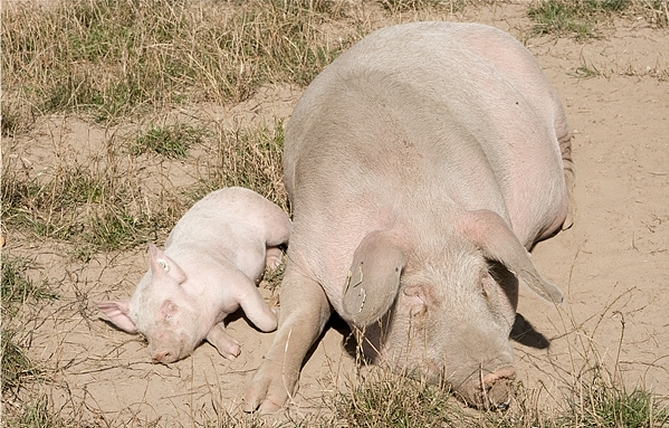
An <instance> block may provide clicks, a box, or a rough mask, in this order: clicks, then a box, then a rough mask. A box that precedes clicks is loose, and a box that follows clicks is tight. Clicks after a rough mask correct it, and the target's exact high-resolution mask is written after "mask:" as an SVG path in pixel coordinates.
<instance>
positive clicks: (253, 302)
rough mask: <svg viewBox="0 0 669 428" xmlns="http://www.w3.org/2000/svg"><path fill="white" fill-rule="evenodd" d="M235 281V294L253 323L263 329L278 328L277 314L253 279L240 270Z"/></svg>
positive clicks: (272, 329)
mask: <svg viewBox="0 0 669 428" xmlns="http://www.w3.org/2000/svg"><path fill="white" fill-rule="evenodd" d="M229 278H230V277H229ZM230 279H232V278H230ZM234 283H235V287H236V293H235V296H236V299H237V302H238V303H239V306H241V307H242V310H243V311H244V314H245V315H246V317H247V318H248V319H249V320H250V321H251V322H252V323H253V325H255V326H256V327H258V328H259V329H260V330H262V331H274V330H276V326H277V324H278V320H277V319H276V314H275V313H274V312H273V311H272V310H271V309H270V307H269V305H268V304H267V302H265V300H264V299H263V298H262V296H261V295H260V292H259V291H258V287H256V285H255V284H254V283H253V281H251V279H249V278H248V277H247V276H245V275H244V274H243V273H241V272H238V274H237V275H236V276H235V278H234Z"/></svg>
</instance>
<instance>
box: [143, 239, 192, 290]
mask: <svg viewBox="0 0 669 428" xmlns="http://www.w3.org/2000/svg"><path fill="white" fill-rule="evenodd" d="M149 254H150V256H151V262H150V267H151V275H153V277H154V278H156V279H160V278H165V277H168V278H171V279H173V280H174V281H176V282H177V283H179V284H181V283H183V282H185V281H186V274H185V273H184V272H183V271H182V270H181V268H180V267H179V265H177V264H176V262H175V261H174V260H172V259H170V258H169V257H168V256H167V255H166V254H165V253H164V252H163V251H162V250H161V249H159V248H158V247H156V246H155V245H153V244H149Z"/></svg>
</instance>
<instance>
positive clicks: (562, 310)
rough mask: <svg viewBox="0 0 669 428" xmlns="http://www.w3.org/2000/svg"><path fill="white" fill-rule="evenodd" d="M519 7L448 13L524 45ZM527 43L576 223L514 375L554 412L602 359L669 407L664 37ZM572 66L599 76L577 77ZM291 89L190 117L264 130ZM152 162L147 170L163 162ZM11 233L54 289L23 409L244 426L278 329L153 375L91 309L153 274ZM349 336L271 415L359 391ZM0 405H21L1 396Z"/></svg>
mask: <svg viewBox="0 0 669 428" xmlns="http://www.w3.org/2000/svg"><path fill="white" fill-rule="evenodd" d="M524 10H525V6H523V5H512V4H504V5H493V6H482V7H480V8H468V9H467V10H466V11H465V12H464V13H463V14H460V15H452V16H451V17H450V18H451V19H453V20H461V21H478V22H482V23H486V24H489V25H493V26H495V27H498V28H501V29H503V30H505V31H509V32H510V33H511V34H513V35H514V36H516V37H518V38H519V39H520V40H524V38H525V37H526V35H527V34H528V30H529V28H530V27H531V23H530V22H529V20H528V18H527V17H526V16H525V14H524ZM369 19H372V20H375V22H376V23H377V24H378V25H376V26H377V27H381V26H384V25H387V24H389V22H385V21H384V18H383V17H381V16H376V15H373V14H372V15H370V18H369ZM526 44H527V46H528V48H529V49H530V50H531V51H532V52H533V53H534V54H535V55H536V57H537V59H538V61H539V63H540V64H541V66H542V67H543V69H544V71H545V73H546V75H547V77H548V80H549V81H550V82H552V84H553V85H554V87H555V88H556V90H557V92H558V94H559V95H560V98H561V100H562V102H563V104H564V107H565V109H566V112H567V117H568V119H569V122H570V124H571V126H572V128H573V130H574V132H575V138H574V141H573V152H574V158H575V162H576V166H577V182H576V194H575V199H576V203H577V212H576V216H575V224H574V226H573V227H572V228H571V229H569V230H567V231H564V232H561V233H559V234H558V235H557V236H555V237H553V238H551V239H549V240H546V241H544V242H542V243H540V244H538V245H537V246H536V248H535V249H534V251H533V258H534V261H535V263H536V265H537V267H538V268H539V270H540V271H541V272H542V273H543V274H544V275H545V276H546V277H547V278H549V279H550V280H551V281H553V282H554V283H556V284H558V285H559V286H560V287H561V288H562V289H563V291H565V293H566V296H567V297H566V301H565V303H564V304H563V305H562V306H559V307H556V306H552V305H549V304H547V303H545V302H544V301H542V300H541V299H539V298H537V297H536V296H535V295H533V294H532V293H531V292H528V291H527V290H525V289H521V296H520V303H519V308H518V312H519V314H521V315H522V317H523V318H524V319H525V321H526V322H527V324H528V325H531V327H532V329H531V330H530V331H529V333H528V332H525V333H526V334H525V335H524V336H523V337H522V339H519V340H520V342H523V343H520V342H519V341H514V347H515V355H516V359H517V361H516V368H517V376H518V380H519V381H521V382H522V383H523V385H524V386H525V387H526V388H528V389H529V391H531V394H532V396H533V397H534V399H536V401H537V402H538V403H540V405H541V406H545V407H546V408H547V409H559V407H560V406H563V405H564V399H563V396H564V395H566V389H565V388H570V386H572V385H574V383H575V380H577V379H578V378H579V376H582V375H583V376H584V377H587V376H585V375H586V373H584V371H585V370H587V369H588V368H591V367H592V366H593V362H594V363H597V362H601V363H602V364H603V366H605V367H606V368H607V370H609V372H610V373H611V375H612V376H615V377H616V378H619V379H622V381H623V382H624V384H625V385H627V386H628V387H629V388H633V387H634V386H637V385H639V386H643V387H644V388H646V389H648V390H651V391H652V392H654V393H655V394H657V395H658V396H659V397H660V398H664V399H667V398H669V316H668V308H669V82H668V81H667V75H666V72H667V69H668V68H669V50H667V46H669V32H668V31H667V30H666V29H655V28H651V27H650V26H649V25H648V24H647V23H646V22H645V21H644V20H642V19H639V20H636V21H633V20H618V21H616V22H615V23H614V24H612V25H610V26H609V27H607V28H605V29H604V37H603V38H601V39H590V40H587V41H576V40H573V39H571V38H555V37H549V36H545V37H541V38H532V39H529V40H528V41H527V42H526ZM580 67H587V68H589V69H591V70H594V69H596V70H597V72H598V75H596V76H594V77H590V78H584V77H578V74H579V68H580ZM580 71H582V70H580ZM662 71H664V73H665V74H664V75H663V74H662ZM300 93H301V89H299V88H295V87H287V86H271V87H266V88H263V89H262V90H261V91H259V92H258V93H257V94H256V95H255V96H254V97H253V98H252V99H251V100H249V101H246V102H244V103H242V104H240V105H236V106H215V105H199V106H193V107H192V110H191V111H189V112H188V114H191V115H198V116H199V117H206V118H207V119H206V120H209V121H210V122H211V123H217V124H221V125H222V126H228V125H230V126H232V124H236V123H270V124H271V123H276V122H277V121H278V120H284V119H288V118H289V116H290V112H291V109H292V107H293V106H294V105H295V103H296V102H297V99H298V98H299V96H300ZM175 114H177V113H175ZM122 130H123V127H122V126H120V127H119V131H118V132H122ZM109 132H110V131H109V130H108V129H103V128H101V127H100V126H98V125H95V124H91V123H89V122H87V121H84V120H80V119H77V118H74V117H63V116H50V117H45V118H42V119H40V120H39V121H38V123H37V124H36V125H35V126H34V127H33V129H32V130H30V132H29V133H28V134H27V135H22V136H20V137H17V138H16V139H15V140H9V141H4V142H3V146H4V148H5V149H6V148H7V147H12V150H11V152H10V154H9V155H16V156H20V157H22V158H24V159H25V162H24V163H25V165H26V168H33V169H36V170H40V169H45V168H48V167H49V165H50V164H52V162H53V159H54V156H56V155H59V156H61V157H64V156H67V157H70V158H71V159H72V162H74V161H75V160H76V159H77V157H79V159H80V160H81V159H89V160H90V159H92V158H94V157H95V156H97V155H99V154H100V152H101V148H102V147H104V144H105V141H106V140H105V139H106V138H108V136H109ZM5 155H8V154H7V151H6V150H5ZM203 155H204V154H203ZM146 162H147V164H146V165H144V166H145V167H146V169H147V171H151V170H153V169H155V168H160V167H164V165H162V164H160V165H158V164H151V162H152V161H151V160H149V159H148V158H147V161H146ZM153 162H155V161H153ZM170 165H171V167H170V168H172V170H170V175H169V177H170V178H169V185H174V186H180V185H187V183H189V182H191V181H192V179H193V177H192V175H193V171H192V170H188V169H187V168H186V167H185V166H183V165H181V164H179V162H173V163H171V164H170ZM156 191H159V189H156ZM5 233H6V238H7V244H6V246H5V248H4V249H3V252H6V253H11V254H13V255H17V256H24V257H29V258H31V259H35V260H36V262H37V263H38V266H39V269H38V270H37V271H35V272H33V273H32V274H33V276H34V277H35V278H36V279H37V280H41V279H47V280H48V281H49V283H50V284H51V285H52V286H53V287H54V288H55V289H56V291H57V292H58V293H59V294H60V299H59V300H58V301H56V302H54V303H53V304H50V305H47V306H46V307H43V308H41V309H40V310H39V313H37V312H36V313H33V314H31V315H30V316H29V317H26V319H27V320H29V321H27V324H26V325H25V331H26V332H29V334H27V337H28V338H29V342H30V348H29V356H30V358H31V359H32V360H33V361H34V362H38V363H39V364H40V365H41V366H42V367H44V368H46V369H47V372H46V373H47V375H48V376H47V381H44V382H37V383H34V384H31V386H30V388H28V389H27V390H24V392H23V394H24V397H23V398H25V396H35V397H37V396H41V395H43V394H46V395H47V396H48V397H50V399H51V401H52V403H53V405H54V408H55V409H56V410H58V411H60V412H64V414H69V413H70V412H72V413H73V414H76V415H78V417H79V418H82V419H84V420H87V421H89V422H88V423H91V424H93V423H95V422H96V421H97V422H98V423H100V424H102V425H106V424H110V425H111V426H118V425H124V424H128V425H130V426H133V425H135V424H139V423H147V422H152V421H154V422H156V423H157V425H158V426H170V427H171V426H193V425H196V422H194V421H204V420H210V421H217V420H221V418H223V416H222V415H225V413H226V412H227V413H229V414H230V415H233V417H234V418H239V419H244V418H248V416H246V415H244V414H243V412H241V411H240V405H241V398H242V396H243V393H244V390H245V388H246V385H247V384H248V382H249V381H250V379H251V377H252V375H253V373H254V371H255V370H256V368H257V367H258V366H259V364H260V361H261V359H262V357H263V354H264V353H265V351H266V350H267V349H268V347H269V345H270V343H271V341H272V336H273V334H272V333H261V332H259V331H257V330H255V329H254V328H252V327H251V326H250V325H249V323H248V322H247V320H246V319H245V318H244V317H243V316H237V317H236V318H234V319H232V320H231V322H230V324H229V332H230V334H231V335H233V336H234V337H236V338H237V339H238V340H239V341H240V342H241V343H242V353H241V355H240V356H239V358H237V359H236V360H235V361H227V360H225V359H223V358H222V357H220V356H219V355H218V353H217V352H216V349H215V348H213V347H212V346H210V345H208V344H206V343H205V344H203V345H202V346H200V347H199V348H198V349H196V351H195V353H194V354H193V355H192V357H189V358H187V359H185V360H182V361H179V362H177V363H174V364H170V365H169V366H164V365H155V364H151V362H150V358H149V354H148V351H147V349H146V344H145V343H144V342H143V341H142V340H141V339H140V338H139V337H135V336H131V335H128V334H126V333H124V332H122V331H118V330H115V329H114V328H112V327H111V326H110V325H109V324H107V323H105V322H104V321H103V320H102V319H101V318H100V317H99V315H98V314H97V313H96V311H95V309H94V306H93V305H92V303H91V302H92V301H93V300H99V299H106V298H123V297H126V296H129V295H130V294H131V293H132V292H133V290H134V287H135V284H136V283H137V281H138V280H139V278H140V277H141V275H142V274H143V272H144V271H145V269H146V267H147V263H148V261H147V254H146V251H145V249H144V248H140V249H135V250H132V251H126V252H117V253H107V254H100V255H96V256H94V257H93V259H92V260H91V261H90V262H88V263H82V262H80V261H77V260H76V259H74V258H73V257H71V253H72V248H70V247H69V246H68V244H64V243H58V242H53V241H44V240H39V239H37V238H35V237H32V236H27V235H24V234H21V233H19V232H16V231H12V230H6V231H5ZM263 287H264V286H263ZM263 293H264V294H265V297H267V298H268V300H273V301H275V302H276V295H275V293H276V290H270V289H269V288H268V287H264V288H263ZM35 310H36V311H37V309H35ZM526 327H527V325H526ZM344 334H345V333H343V330H342V329H334V328H331V329H329V330H328V331H327V332H326V333H325V334H324V336H323V338H322V339H321V340H320V342H319V343H318V345H317V347H316V348H315V350H314V352H313V354H312V355H311V356H310V358H309V359H308V361H307V362H306V365H305V367H304V370H303V373H302V377H301V380H300V388H299V391H298V392H297V394H296V395H295V396H294V397H293V398H292V399H291V400H290V403H289V405H288V407H287V410H286V411H285V414H282V415H278V416H277V418H278V419H283V418H289V419H293V420H298V419H300V418H303V417H305V415H312V416H313V415H318V414H319V412H331V411H332V405H331V403H332V400H333V397H335V394H336V391H343V390H344V389H345V388H346V385H347V383H349V382H354V381H355V365H354V362H353V360H352V358H351V357H350V356H349V354H348V353H347V352H345V351H344V349H343V345H342V342H343V339H344V338H345V337H344ZM548 343H549V344H550V346H548V347H546V345H547V344H548ZM4 405H5V406H6V408H7V407H11V406H13V405H15V404H13V402H12V399H9V400H6V401H5V404H4Z"/></svg>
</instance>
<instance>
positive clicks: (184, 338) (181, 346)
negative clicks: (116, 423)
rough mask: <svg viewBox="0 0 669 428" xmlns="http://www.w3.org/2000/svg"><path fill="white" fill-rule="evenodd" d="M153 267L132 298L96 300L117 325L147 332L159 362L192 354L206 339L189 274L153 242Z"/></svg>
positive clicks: (170, 360)
mask: <svg viewBox="0 0 669 428" xmlns="http://www.w3.org/2000/svg"><path fill="white" fill-rule="evenodd" d="M149 253H150V259H151V260H150V269H149V271H148V272H147V273H146V274H145V275H144V277H143V278H142V280H141V281H140V282H139V284H138V285H137V288H136V289H135V293H134V294H133V296H132V298H131V299H130V300H109V301H102V302H95V305H96V306H97V308H98V310H100V311H101V312H102V313H104V314H105V315H106V317H107V318H108V319H109V321H110V322H111V323H112V324H114V325H115V326H116V327H118V328H120V329H121V330H124V331H126V332H128V333H139V334H142V335H144V336H145V337H146V338H147V340H148V342H149V350H150V352H151V355H152V360H153V362H155V363H171V362H174V361H177V360H180V359H182V358H184V357H187V356H188V355H190V354H191V353H192V352H193V350H194V349H195V347H196V346H197V345H198V344H199V343H200V342H201V341H202V339H203V337H200V336H201V334H200V332H199V330H200V328H199V326H200V324H201V320H200V311H198V309H197V307H196V305H195V304H194V302H193V299H192V297H191V296H189V295H188V293H187V290H186V288H185V287H184V285H185V283H186V280H187V277H186V274H185V273H184V272H183V271H182V270H181V268H180V267H179V265H177V264H176V263H175V262H174V260H172V259H171V258H170V257H168V256H167V255H166V254H165V253H164V252H163V251H161V250H160V249H158V248H157V247H156V246H155V245H152V244H151V245H149Z"/></svg>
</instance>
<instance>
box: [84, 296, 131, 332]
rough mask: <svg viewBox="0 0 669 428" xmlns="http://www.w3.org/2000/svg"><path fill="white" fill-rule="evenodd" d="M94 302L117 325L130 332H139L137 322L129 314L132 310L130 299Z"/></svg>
mask: <svg viewBox="0 0 669 428" xmlns="http://www.w3.org/2000/svg"><path fill="white" fill-rule="evenodd" d="M93 303H95V306H97V308H98V310H99V311H100V312H102V313H103V314H105V315H106V316H107V318H108V319H109V321H110V322H111V323H112V324H114V325H115V326H116V327H118V328H120V329H121V330H123V331H127V332H128V333H137V328H136V327H135V323H134V322H133V321H132V320H131V319H130V316H128V313H129V312H130V302H129V301H128V300H105V301H102V302H93Z"/></svg>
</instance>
